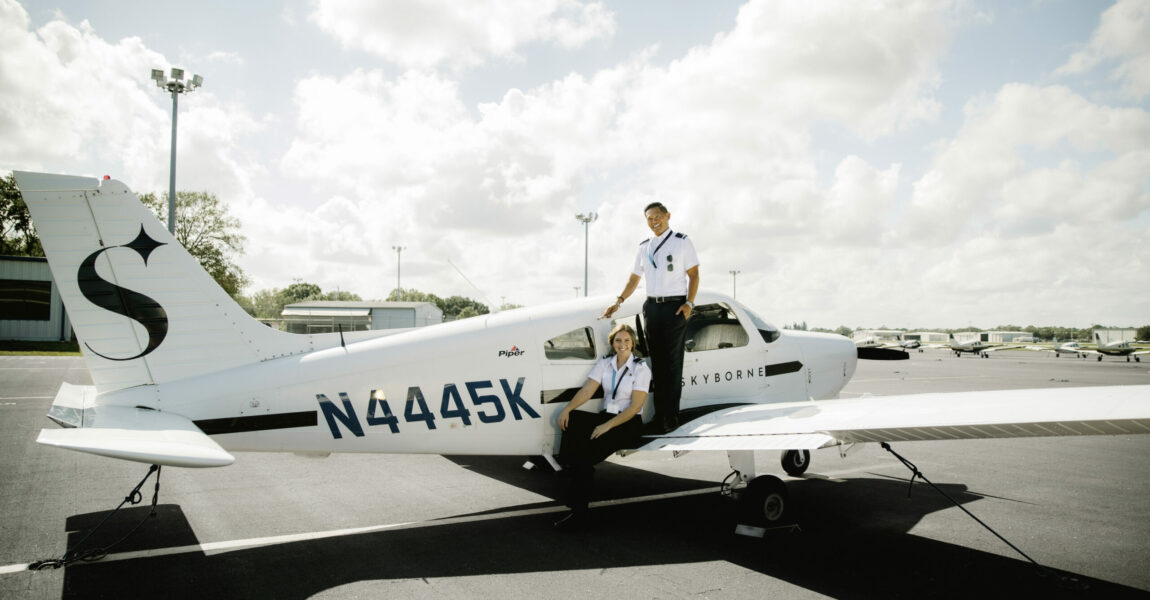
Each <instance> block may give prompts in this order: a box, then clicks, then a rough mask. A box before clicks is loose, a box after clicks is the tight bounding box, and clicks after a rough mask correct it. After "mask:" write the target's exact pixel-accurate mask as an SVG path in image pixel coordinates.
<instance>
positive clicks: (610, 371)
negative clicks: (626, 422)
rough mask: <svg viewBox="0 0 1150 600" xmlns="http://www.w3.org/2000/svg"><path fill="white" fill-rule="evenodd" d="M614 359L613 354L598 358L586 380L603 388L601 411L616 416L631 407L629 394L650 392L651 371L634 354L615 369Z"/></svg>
mask: <svg viewBox="0 0 1150 600" xmlns="http://www.w3.org/2000/svg"><path fill="white" fill-rule="evenodd" d="M615 359H616V356H615V355H614V354H612V355H611V356H605V357H603V358H600V359H599V362H597V363H595V366H594V367H591V372H590V373H588V374H587V379H593V380H595V381H596V382H598V384H599V385H600V386H601V387H602V388H603V410H605V411H607V412H609V413H611V414H614V415H617V414H619V413H621V412H623V411H625V410H627V407H628V406H631V392H633V391H635V390H639V391H640V392H648V391H650V390H651V369H650V367H648V366H647V363H644V362H643V361H642V360H640V359H639V357H637V356H635V355H634V354H632V355H631V358H630V360H628V361H627V362H625V363H623V366H622V367H619V368H616V367H615Z"/></svg>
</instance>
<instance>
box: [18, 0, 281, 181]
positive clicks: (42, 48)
mask: <svg viewBox="0 0 1150 600" xmlns="http://www.w3.org/2000/svg"><path fill="white" fill-rule="evenodd" d="M29 24H30V23H29V19H28V14H27V13H26V12H25V11H24V9H23V8H22V7H21V6H20V5H18V4H15V3H14V2H12V0H0V99H2V100H0V129H3V131H4V135H2V136H0V165H3V166H4V167H5V169H25V170H48V171H63V170H68V171H70V172H73V173H77V174H90V175H97V176H100V175H103V174H110V175H112V176H114V177H117V178H119V179H123V180H125V181H127V182H129V183H130V184H131V185H132V186H133V187H134V188H135V189H137V190H139V191H141V192H144V191H153V190H167V187H168V186H167V181H168V164H169V160H168V159H169V152H170V144H171V138H170V132H171V114H170V109H169V108H168V107H170V102H166V101H165V99H166V98H168V97H169V94H168V93H167V92H164V91H163V90H159V89H156V88H155V87H154V84H153V83H152V82H151V81H150V80H149V79H148V74H149V73H150V72H151V69H153V68H162V69H164V70H165V71H166V70H167V67H168V61H167V60H166V59H165V58H164V56H163V55H161V54H159V53H157V52H155V51H154V50H151V49H149V48H148V47H147V46H145V45H144V43H143V42H142V41H141V40H140V39H139V38H136V37H128V38H124V39H122V40H120V41H119V42H116V43H115V44H112V43H109V42H107V41H105V40H104V39H102V38H101V37H100V36H99V34H98V33H97V32H96V31H95V30H94V29H93V27H92V26H91V25H90V24H89V23H88V22H87V21H83V22H81V23H80V25H79V26H76V27H74V26H72V25H69V24H68V23H66V22H64V21H62V20H52V21H50V22H48V23H47V24H45V25H44V26H43V27H41V28H39V29H38V30H37V31H36V32H31V31H29V30H28V27H29ZM184 102H186V100H184ZM191 105H192V106H191V107H188V105H187V104H182V108H181V111H180V113H181V114H180V124H181V128H180V135H179V141H180V143H179V169H180V171H179V174H180V188H181V189H211V190H212V191H213V192H215V193H217V194H218V195H220V196H221V197H224V198H227V197H229V196H232V195H234V194H235V193H239V192H241V191H245V190H247V189H248V187H247V183H245V182H244V180H246V179H247V178H248V175H246V174H245V173H244V170H245V169H246V168H247V167H246V166H245V165H242V164H241V161H240V160H239V159H238V158H237V153H238V144H239V139H240V138H242V136H244V135H245V134H248V133H251V132H253V131H256V130H258V129H259V125H258V123H256V122H255V121H254V120H252V119H251V118H250V117H249V116H247V113H246V111H245V110H244V109H243V107H241V106H236V105H230V106H222V105H221V104H220V103H219V102H217V101H216V99H215V97H214V96H212V95H211V94H205V93H203V92H196V101H195V102H193V103H191Z"/></svg>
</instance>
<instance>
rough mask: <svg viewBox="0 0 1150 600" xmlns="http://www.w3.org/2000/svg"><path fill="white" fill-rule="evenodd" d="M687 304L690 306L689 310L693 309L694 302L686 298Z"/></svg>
mask: <svg viewBox="0 0 1150 600" xmlns="http://www.w3.org/2000/svg"><path fill="white" fill-rule="evenodd" d="M687 306H690V307H691V310H695V303H694V302H691V301H690V300H688V301H687Z"/></svg>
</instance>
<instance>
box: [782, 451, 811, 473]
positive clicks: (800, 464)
mask: <svg viewBox="0 0 1150 600" xmlns="http://www.w3.org/2000/svg"><path fill="white" fill-rule="evenodd" d="M782 463H783V470H784V471H786V472H787V475H790V476H791V477H798V476H799V475H802V474H803V473H806V472H807V467H809V466H811V451H810V450H787V451H786V452H783V458H782Z"/></svg>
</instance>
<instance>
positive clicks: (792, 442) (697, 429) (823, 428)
mask: <svg viewBox="0 0 1150 600" xmlns="http://www.w3.org/2000/svg"><path fill="white" fill-rule="evenodd" d="M1134 433H1150V386H1148V385H1140V386H1103V387H1089V388H1063V389H1029V390H996V391H985V392H959V393H948V394H915V395H907V396H867V397H862V398H852V399H846V400H825V401H813V402H795V403H786V404H760V405H750V406H739V407H734V408H728V409H723V410H719V411H716V412H713V413H710V414H708V415H706V416H704V417H700V418H699V419H695V420H694V421H691V422H689V423H687V424H685V425H683V426H682V427H680V428H679V429H677V430H675V431H673V432H671V433H670V434H668V435H666V436H662V437H660V438H657V439H656V440H654V441H652V442H649V443H648V444H647V445H645V446H644V447H643V448H642V449H644V450H686V449H694V450H703V449H707V450H772V449H794V450H801V449H813V448H820V447H824V446H828V445H834V444H836V443H842V444H847V443H856V442H895V441H926V440H958V439H986V438H1010V437H1035V436H1077V435H1119V434H1134Z"/></svg>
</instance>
